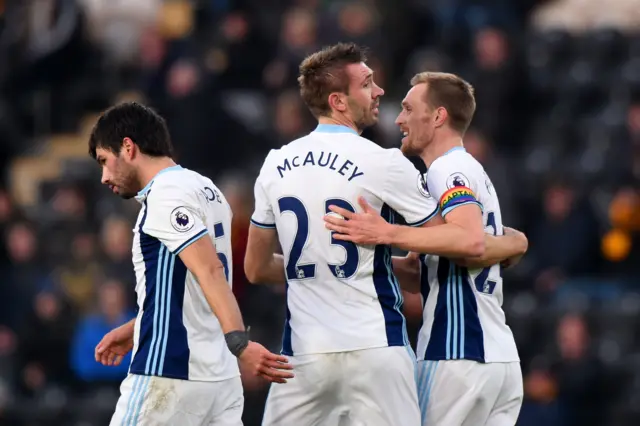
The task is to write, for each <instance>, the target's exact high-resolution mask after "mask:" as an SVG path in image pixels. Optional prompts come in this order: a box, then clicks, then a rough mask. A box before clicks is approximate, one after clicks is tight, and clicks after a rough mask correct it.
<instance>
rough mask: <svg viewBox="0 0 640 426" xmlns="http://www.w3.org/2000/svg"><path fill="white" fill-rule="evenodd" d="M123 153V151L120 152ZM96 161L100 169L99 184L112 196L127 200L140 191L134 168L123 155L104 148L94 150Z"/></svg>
mask: <svg viewBox="0 0 640 426" xmlns="http://www.w3.org/2000/svg"><path fill="white" fill-rule="evenodd" d="M122 151H124V149H123V150H122ZM96 160H97V161H98V164H100V167H101V168H102V178H101V182H102V184H103V185H108V186H109V189H111V191H113V193H114V194H116V195H119V196H120V197H122V198H124V199H125V200H128V199H130V198H133V197H135V196H136V194H137V193H138V191H140V189H142V188H141V187H140V184H139V183H138V182H139V180H138V176H137V173H136V170H135V168H134V167H133V165H132V164H131V163H129V162H128V161H127V159H126V156H125V155H117V154H115V153H113V152H112V151H109V150H106V149H104V148H97V149H96Z"/></svg>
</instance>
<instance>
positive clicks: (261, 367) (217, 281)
mask: <svg viewBox="0 0 640 426" xmlns="http://www.w3.org/2000/svg"><path fill="white" fill-rule="evenodd" d="M198 196H199V195H197V194H192V193H188V192H187V193H185V191H184V189H182V188H178V187H171V186H169V187H167V185H165V186H163V187H161V188H159V187H158V185H156V186H155V187H154V190H152V191H150V193H149V195H148V197H147V200H146V205H147V212H146V217H145V223H144V224H143V225H142V230H143V232H144V233H145V234H147V235H150V236H152V237H154V238H156V239H157V240H159V241H160V242H161V243H162V244H163V245H165V246H166V248H167V249H168V250H169V251H170V252H171V253H172V254H173V255H175V256H179V257H180V260H181V261H182V263H184V265H185V266H186V268H187V269H188V270H189V272H191V273H192V274H193V275H194V277H195V278H196V280H197V282H198V284H199V285H200V287H201V288H202V292H203V294H204V296H205V298H206V300H207V303H208V305H209V307H210V308H211V311H212V312H213V313H214V314H215V316H216V318H217V319H218V321H219V323H220V327H221V328H222V331H223V333H224V337H225V341H226V343H227V347H228V348H229V351H230V352H231V353H232V354H233V355H235V356H236V357H237V358H238V359H239V361H240V362H241V363H243V364H244V365H245V366H247V367H249V369H250V371H252V373H253V374H255V375H260V376H262V377H264V378H265V379H267V380H268V381H271V382H278V383H285V382H286V379H288V378H291V377H293V375H292V374H291V373H290V372H288V371H283V370H290V369H291V366H290V365H288V364H286V363H287V362H288V361H287V358H285V357H283V356H280V355H276V354H273V353H271V352H269V351H268V350H267V349H265V348H264V347H263V346H262V345H260V344H258V343H256V342H253V341H250V340H249V336H248V333H247V332H246V330H245V327H244V323H243V321H242V315H241V314H240V308H239V307H238V303H237V301H236V299H235V296H234V295H233V292H232V290H231V286H230V285H229V283H228V282H227V279H226V276H225V272H224V266H223V265H222V262H221V261H220V258H219V257H218V254H217V253H216V249H215V245H214V242H213V239H212V238H211V236H210V235H209V231H208V229H207V228H206V227H205V225H204V223H203V222H202V219H201V218H200V217H201V215H200V214H199V205H198V199H197V197H198Z"/></svg>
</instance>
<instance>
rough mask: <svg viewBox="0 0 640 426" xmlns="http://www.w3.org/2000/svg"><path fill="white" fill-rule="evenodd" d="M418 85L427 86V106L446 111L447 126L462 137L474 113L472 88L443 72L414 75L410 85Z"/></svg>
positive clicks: (465, 82)
mask: <svg viewBox="0 0 640 426" xmlns="http://www.w3.org/2000/svg"><path fill="white" fill-rule="evenodd" d="M418 84H426V85H427V95H426V99H425V101H426V102H427V104H428V105H429V106H431V107H432V108H439V107H443V108H444V109H446V110H447V113H448V114H449V126H451V128H452V129H453V130H456V131H457V132H459V133H460V134H462V135H464V133H465V132H466V131H467V129H468V128H469V124H471V120H472V119H473V114H474V113H475V111H476V98H475V97H474V89H473V86H472V85H471V84H469V83H468V82H467V81H465V80H464V79H462V78H461V77H459V76H457V75H455V74H449V73H444V72H421V73H419V74H416V75H415V76H414V77H413V78H412V79H411V85H412V86H416V85H418Z"/></svg>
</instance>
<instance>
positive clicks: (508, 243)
mask: <svg viewBox="0 0 640 426" xmlns="http://www.w3.org/2000/svg"><path fill="white" fill-rule="evenodd" d="M528 247H529V241H528V239H527V237H526V236H525V235H524V233H522V232H520V231H518V230H516V229H513V228H508V227H505V228H504V235H501V236H493V235H488V234H485V250H484V253H483V254H482V256H476V257H467V258H462V259H460V258H459V259H454V261H455V263H456V264H458V265H460V266H464V267H467V268H486V267H489V266H493V265H495V264H497V263H502V265H503V266H504V267H509V266H513V265H515V264H516V263H517V262H518V261H519V260H520V258H522V256H523V255H524V254H525V253H526V252H527V249H528Z"/></svg>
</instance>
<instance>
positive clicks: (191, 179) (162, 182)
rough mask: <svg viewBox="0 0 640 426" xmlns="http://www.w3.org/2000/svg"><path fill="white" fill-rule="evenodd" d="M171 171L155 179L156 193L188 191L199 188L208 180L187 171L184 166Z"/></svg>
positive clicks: (162, 173)
mask: <svg viewBox="0 0 640 426" xmlns="http://www.w3.org/2000/svg"><path fill="white" fill-rule="evenodd" d="M170 169H171V170H167V171H163V172H160V173H159V174H158V175H157V176H156V177H155V178H154V179H153V185H152V188H153V190H154V192H158V191H163V190H182V191H188V190H189V189H190V188H192V187H194V186H198V184H199V183H201V182H202V181H203V180H207V178H206V177H204V176H202V175H201V174H200V173H198V172H194V171H193V170H189V169H185V168H184V167H182V166H174V167H171V168H170Z"/></svg>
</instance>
